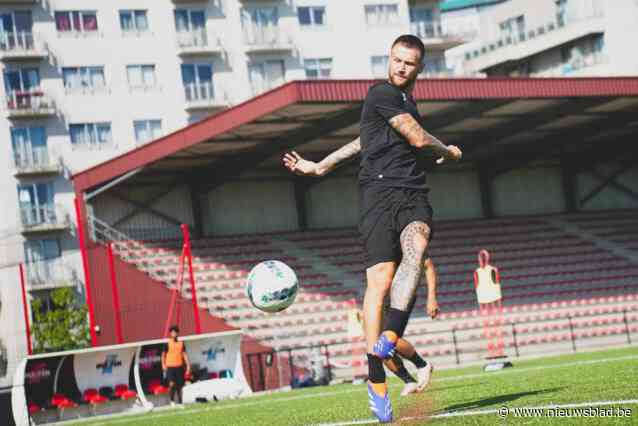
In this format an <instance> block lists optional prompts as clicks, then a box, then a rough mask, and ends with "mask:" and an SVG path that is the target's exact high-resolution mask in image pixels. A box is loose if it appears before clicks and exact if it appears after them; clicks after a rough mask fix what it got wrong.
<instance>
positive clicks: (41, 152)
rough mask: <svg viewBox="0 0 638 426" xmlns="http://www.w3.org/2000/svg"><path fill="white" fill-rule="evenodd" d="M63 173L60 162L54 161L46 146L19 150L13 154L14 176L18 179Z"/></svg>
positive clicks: (15, 150)
mask: <svg viewBox="0 0 638 426" xmlns="http://www.w3.org/2000/svg"><path fill="white" fill-rule="evenodd" d="M61 172H62V166H61V164H60V163H59V162H55V161H52V159H51V158H50V156H49V149H48V148H47V147H46V146H43V147H35V148H17V149H14V153H13V175H14V176H16V177H23V176H39V175H48V174H57V173H61Z"/></svg>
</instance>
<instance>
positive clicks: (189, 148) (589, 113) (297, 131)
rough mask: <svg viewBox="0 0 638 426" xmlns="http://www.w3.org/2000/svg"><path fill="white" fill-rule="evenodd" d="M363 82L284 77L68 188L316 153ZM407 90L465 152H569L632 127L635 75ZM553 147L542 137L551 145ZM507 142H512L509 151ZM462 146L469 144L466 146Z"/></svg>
mask: <svg viewBox="0 0 638 426" xmlns="http://www.w3.org/2000/svg"><path fill="white" fill-rule="evenodd" d="M374 83H375V81H372V80H347V81H339V80H325V81H316V80H315V81H294V82H291V83H288V84H285V85H283V86H281V87H279V88H277V89H274V90H272V91H270V92H267V93H265V94H263V95H261V96H258V97H256V98H253V99H250V100H248V101H246V102H244V103H242V104H239V105H237V106H235V107H232V108H230V109H227V110H225V111H222V112H220V113H218V114H215V115H213V116H211V117H209V118H206V119H204V120H202V121H200V122H198V123H195V124H192V125H190V126H188V127H186V128H183V129H180V130H178V131H176V132H174V133H172V134H169V135H167V136H165V137H163V138H161V139H158V140H155V141H153V142H151V143H149V144H146V145H143V146H140V147H138V148H136V149H134V150H132V151H129V152H126V153H124V154H122V155H119V156H117V157H115V158H113V159H111V160H108V161H105V162H103V163H101V164H98V165H96V166H94V167H91V168H90V169H88V170H85V171H82V172H79V173H77V174H75V175H74V176H73V178H72V179H73V182H74V185H75V190H76V192H77V193H80V192H84V191H87V190H89V189H92V188H96V187H98V186H100V185H102V184H104V183H107V182H109V181H111V180H113V179H115V178H117V177H119V176H122V175H124V174H127V173H129V172H132V171H134V170H137V169H140V168H141V172H140V173H137V174H136V176H135V180H143V179H144V177H146V178H147V179H156V178H157V177H158V176H161V175H168V174H172V175H173V176H175V175H182V176H180V177H179V179H185V180H189V179H190V180H192V179H198V178H199V179H201V178H202V177H205V178H206V179H208V180H209V181H210V180H211V179H224V177H225V176H227V175H238V174H240V173H241V172H242V171H244V170H246V169H247V168H246V166H242V164H245V165H249V167H255V166H256V165H257V164H259V163H261V162H263V161H264V160H265V159H268V158H273V156H276V155H277V156H278V155H280V153H281V152H283V151H285V150H287V149H291V148H295V149H299V150H300V151H301V152H306V153H307V154H308V155H309V156H310V157H312V156H313V155H315V156H318V155H319V154H324V153H326V152H328V151H330V150H331V149H334V148H335V147H336V146H339V145H340V144H342V143H344V142H347V141H348V140H351V139H352V138H354V137H356V136H357V134H358V118H359V114H360V107H361V102H362V100H363V99H364V97H365V95H366V93H367V90H368V88H369V87H370V85H372V84H374ZM414 97H415V99H416V101H417V103H418V104H419V109H420V111H421V113H422V114H423V115H424V125H425V127H426V128H427V129H428V130H430V131H433V132H434V133H435V134H436V135H437V136H439V137H441V139H443V140H444V141H446V142H449V143H454V144H457V145H461V146H462V148H464V151H466V152H468V153H469V154H470V155H469V157H468V158H469V159H474V160H476V161H480V160H481V159H485V157H487V156H490V157H493V156H494V155H497V154H498V155H502V156H510V157H511V156H512V155H513V154H514V153H516V152H519V151H521V152H522V153H524V155H530V154H533V153H534V152H535V151H534V149H533V147H532V146H531V145H530V144H535V145H539V144H543V143H544V144H545V145H546V146H545V147H546V148H547V147H548V146H549V145H548V144H547V141H548V140H551V141H561V143H563V142H565V143H567V142H571V143H572V145H571V148H569V147H568V148H567V149H572V148H574V146H576V145H582V144H585V143H587V142H588V141H590V142H592V143H593V142H596V141H601V140H609V141H612V140H613V141H619V140H625V138H630V136H631V135H634V136H635V134H636V133H638V118H637V117H638V78H637V77H609V78H607V77H605V78H558V79H554V78H552V79H527V78H517V79H510V78H504V79H433V80H430V79H427V80H419V81H418V83H417V85H416V88H415V90H414ZM555 145H556V144H555V143H552V144H551V146H552V147H554V146H555ZM513 147H514V148H515V149H514V148H513ZM468 148H469V149H468Z"/></svg>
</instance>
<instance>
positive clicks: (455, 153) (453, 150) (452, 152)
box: [436, 145, 463, 164]
mask: <svg viewBox="0 0 638 426" xmlns="http://www.w3.org/2000/svg"><path fill="white" fill-rule="evenodd" d="M461 157H463V152H461V150H460V149H459V147H458V146H456V145H448V146H447V153H446V155H445V156H444V157H441V158H439V159H438V160H436V164H442V163H443V162H444V161H445V160H451V161H459V160H460V159H461Z"/></svg>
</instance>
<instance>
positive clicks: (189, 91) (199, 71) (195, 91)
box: [182, 64, 215, 101]
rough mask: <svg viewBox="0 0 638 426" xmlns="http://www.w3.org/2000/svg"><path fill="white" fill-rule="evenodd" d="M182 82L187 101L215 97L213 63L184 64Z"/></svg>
mask: <svg viewBox="0 0 638 426" xmlns="http://www.w3.org/2000/svg"><path fill="white" fill-rule="evenodd" d="M182 83H183V84H184V93H185V96H186V101H194V100H202V99H214V97H215V92H214V90H213V66H212V65H211V64H182Z"/></svg>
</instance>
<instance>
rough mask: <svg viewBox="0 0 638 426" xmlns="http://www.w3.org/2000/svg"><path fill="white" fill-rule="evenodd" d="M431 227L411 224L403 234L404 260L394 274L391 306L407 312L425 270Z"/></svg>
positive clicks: (416, 223)
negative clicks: (424, 258)
mask: <svg viewBox="0 0 638 426" xmlns="http://www.w3.org/2000/svg"><path fill="white" fill-rule="evenodd" d="M429 234H430V227H429V226H428V225H427V224H425V223H423V222H411V223H410V224H409V225H408V226H406V227H405V229H404V230H403V231H402V232H401V250H402V251H403V259H402V260H401V264H400V265H399V268H398V269H397V272H396V274H394V279H393V280H392V288H391V292H390V306H391V307H392V308H394V309H398V310H401V311H407V309H408V306H409V304H410V300H411V299H412V296H413V295H414V292H415V291H416V287H417V285H418V284H419V279H420V278H421V272H422V270H423V254H424V253H425V249H426V247H427V241H428V236H429Z"/></svg>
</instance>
